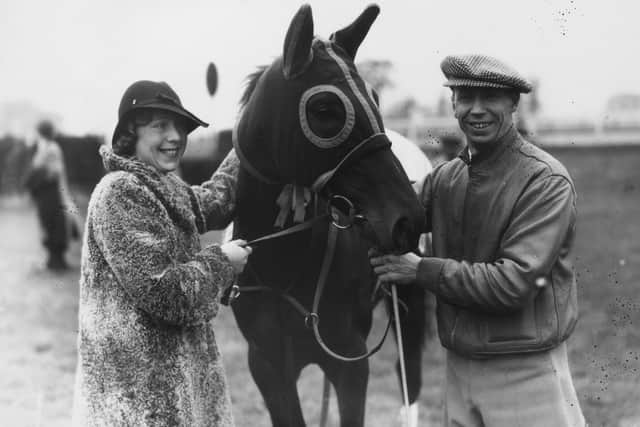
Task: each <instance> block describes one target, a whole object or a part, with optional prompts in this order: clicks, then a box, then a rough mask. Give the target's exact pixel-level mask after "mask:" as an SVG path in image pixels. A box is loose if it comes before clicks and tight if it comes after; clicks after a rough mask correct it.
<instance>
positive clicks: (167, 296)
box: [90, 178, 234, 326]
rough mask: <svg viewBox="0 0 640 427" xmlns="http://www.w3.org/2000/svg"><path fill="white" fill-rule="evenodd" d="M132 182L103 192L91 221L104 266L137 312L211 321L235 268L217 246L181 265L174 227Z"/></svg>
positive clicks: (177, 320)
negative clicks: (136, 308) (177, 252)
mask: <svg viewBox="0 0 640 427" xmlns="http://www.w3.org/2000/svg"><path fill="white" fill-rule="evenodd" d="M133 180H134V178H128V179H123V180H121V181H119V184H122V185H118V186H117V187H115V188H114V187H112V188H110V189H108V190H107V191H105V192H103V195H102V197H101V198H100V199H99V202H98V203H97V204H96V206H94V208H95V209H94V210H93V211H94V214H93V215H92V217H90V220H91V221H92V227H93V233H94V238H95V240H96V242H97V245H98V247H99V249H100V250H101V252H102V254H103V256H104V258H105V260H106V263H107V264H108V265H109V267H110V268H111V270H112V271H113V273H114V275H115V277H116V279H117V281H118V284H119V285H120V286H122V287H123V288H124V290H125V292H126V293H127V294H128V295H129V296H130V297H131V299H132V300H133V301H134V304H135V305H136V307H138V308H139V309H140V310H142V311H144V312H146V313H148V314H149V315H151V316H152V317H154V318H156V319H158V320H161V321H163V322H165V323H167V324H171V325H180V326H187V325H192V324H198V323H202V322H205V321H208V320H209V319H211V318H212V317H214V316H215V315H216V313H217V310H218V298H217V297H218V295H219V294H220V293H221V291H222V290H223V289H225V288H226V287H227V286H229V285H230V284H231V283H232V282H233V280H234V271H233V267H232V266H231V264H230V263H229V260H228V259H227V258H226V256H225V255H224V254H223V253H222V252H221V250H220V247H219V246H217V245H211V246H208V247H206V248H204V249H203V250H201V251H200V252H197V253H196V254H195V255H194V256H193V258H192V259H189V260H187V261H186V262H178V261H177V260H176V259H175V253H176V249H177V245H178V242H177V241H176V234H175V227H176V226H175V225H174V224H173V223H172V222H171V221H170V220H169V218H168V217H167V216H166V213H164V212H163V211H162V207H161V205H160V203H159V202H158V201H157V199H156V198H155V197H154V196H153V194H152V193H151V192H150V191H149V190H148V189H147V188H146V187H142V186H140V185H139V184H137V183H136V182H134V181H133Z"/></svg>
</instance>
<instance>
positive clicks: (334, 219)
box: [327, 194, 366, 230]
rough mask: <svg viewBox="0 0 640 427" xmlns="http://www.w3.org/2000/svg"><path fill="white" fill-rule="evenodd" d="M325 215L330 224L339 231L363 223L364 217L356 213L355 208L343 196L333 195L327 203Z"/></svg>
mask: <svg viewBox="0 0 640 427" xmlns="http://www.w3.org/2000/svg"><path fill="white" fill-rule="evenodd" d="M327 214H328V215H329V218H330V219H331V224H333V226H334V227H336V228H339V229H341V230H345V229H347V228H350V227H351V226H353V224H355V223H356V222H364V221H366V218H365V217H364V215H360V214H357V213H356V208H355V206H354V205H353V203H352V202H351V200H349V199H348V198H346V197H345V196H341V195H339V194H334V195H332V196H331V197H330V198H329V201H328V203H327Z"/></svg>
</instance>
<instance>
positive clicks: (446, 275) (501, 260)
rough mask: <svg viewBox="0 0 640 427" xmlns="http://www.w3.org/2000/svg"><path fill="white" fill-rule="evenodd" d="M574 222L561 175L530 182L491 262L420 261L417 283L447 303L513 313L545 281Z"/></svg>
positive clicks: (570, 196) (572, 205)
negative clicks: (493, 260) (494, 258)
mask: <svg viewBox="0 0 640 427" xmlns="http://www.w3.org/2000/svg"><path fill="white" fill-rule="evenodd" d="M575 219H576V207H575V191H574V189H573V185H572V184H571V183H570V182H569V181H568V180H567V179H566V178H565V177H562V176H559V175H551V176H549V177H546V178H544V179H542V180H539V181H537V182H533V183H532V184H530V185H529V186H528V187H527V189H526V190H525V191H524V193H523V194H522V195H521V197H520V198H519V200H518V202H517V203H516V206H515V209H514V212H513V214H512V219H511V222H510V224H509V226H508V227H507V229H506V230H505V232H504V234H503V236H502V240H501V242H500V248H499V250H498V253H497V256H496V260H495V262H491V263H470V262H467V261H456V260H453V259H443V258H423V259H422V260H421V261H420V264H419V267H418V282H419V283H420V284H422V285H423V286H424V287H426V288H427V289H429V290H431V291H432V292H434V293H435V294H436V295H438V296H439V297H440V298H442V299H443V300H444V301H446V302H448V303H449V304H452V305H457V306H462V307H466V308H470V309H475V310H479V311H491V312H494V313H495V312H509V311H515V310H518V309H520V308H521V307H523V306H524V305H525V304H526V303H527V302H528V301H529V300H531V299H532V298H534V297H535V295H536V294H537V292H538V290H539V286H544V285H545V284H546V283H548V282H547V280H548V275H549V273H550V271H551V268H552V267H553V265H554V263H555V262H556V261H557V259H558V257H560V256H563V255H566V253H563V251H566V250H567V248H568V246H569V241H570V240H571V239H572V238H573V234H574V227H575Z"/></svg>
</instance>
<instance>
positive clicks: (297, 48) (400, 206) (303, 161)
mask: <svg viewBox="0 0 640 427" xmlns="http://www.w3.org/2000/svg"><path fill="white" fill-rule="evenodd" d="M378 13H379V9H378V7H377V6H370V7H368V8H367V9H366V10H365V11H364V12H363V13H362V14H361V15H360V16H359V17H358V18H357V19H356V20H355V21H354V22H353V23H352V24H351V25H349V26H347V27H346V28H344V29H342V30H340V31H337V32H335V33H334V34H333V35H332V36H331V37H330V39H329V40H323V39H320V38H316V37H314V34H313V19H312V15H311V8H310V7H309V6H308V5H304V6H302V7H301V8H300V10H299V11H298V13H297V14H296V15H295V17H294V18H293V20H292V22H291V25H290V27H289V30H288V32H287V35H286V39H285V42H284V49H283V55H282V57H280V58H278V59H277V60H275V61H274V62H273V63H272V64H271V65H269V66H268V67H265V68H263V69H261V70H259V71H258V72H257V73H256V74H254V75H253V78H252V79H251V81H250V82H249V85H248V89H247V92H246V93H245V95H244V97H243V109H242V111H241V113H240V116H239V119H238V121H237V124H236V129H235V132H234V138H235V141H234V142H235V146H236V151H237V152H238V154H239V156H240V157H241V161H242V163H243V164H244V165H249V167H250V168H251V169H253V172H254V175H255V174H258V175H259V176H261V177H262V178H263V179H264V180H267V181H272V182H274V183H282V184H285V183H294V184H297V185H300V186H305V187H311V188H314V189H315V190H317V191H318V192H319V193H320V194H321V195H322V194H324V195H330V194H334V195H336V194H337V195H341V196H344V198H346V200H348V201H349V202H351V203H352V204H353V205H354V206H355V209H356V210H357V212H358V214H360V215H361V218H365V219H366V221H362V222H361V224H362V226H363V227H362V230H363V232H364V235H365V236H367V237H368V238H370V239H371V240H372V241H373V242H374V243H375V244H376V245H377V246H379V247H380V248H381V249H383V250H386V251H389V250H394V251H407V250H410V249H412V248H414V247H415V245H416V243H417V238H418V232H419V228H420V225H421V221H422V220H423V212H422V210H421V207H420V205H419V203H418V200H417V198H416V195H415V193H414V192H413V190H412V188H411V185H410V182H409V180H408V178H407V176H406V174H405V172H404V170H403V169H402V167H401V166H400V163H399V162H398V160H397V159H396V158H395V156H394V155H393V154H392V152H391V150H390V142H389V139H388V138H387V136H386V135H385V134H384V126H383V123H382V118H381V116H380V112H379V111H378V106H377V104H376V101H375V100H374V99H375V98H374V94H373V92H372V90H371V88H370V86H368V84H367V83H366V82H365V81H364V80H363V79H362V78H361V77H360V75H359V74H358V71H357V69H356V67H355V65H354V58H355V55H356V51H357V50H358V47H359V45H360V43H361V42H362V41H363V39H364V37H365V36H366V34H367V32H368V31H369V28H370V26H371V24H372V23H373V21H374V20H375V18H376V17H377V15H378ZM347 203H348V202H347Z"/></svg>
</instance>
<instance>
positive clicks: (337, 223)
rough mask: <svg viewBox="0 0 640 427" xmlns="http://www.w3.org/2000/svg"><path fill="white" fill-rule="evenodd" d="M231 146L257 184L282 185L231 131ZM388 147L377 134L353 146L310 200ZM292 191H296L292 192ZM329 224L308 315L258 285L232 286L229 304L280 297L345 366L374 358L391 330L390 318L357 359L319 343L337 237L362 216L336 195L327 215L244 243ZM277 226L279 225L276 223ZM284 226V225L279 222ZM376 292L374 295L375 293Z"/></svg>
mask: <svg viewBox="0 0 640 427" xmlns="http://www.w3.org/2000/svg"><path fill="white" fill-rule="evenodd" d="M233 146H234V148H235V150H236V154H237V156H238V158H239V160H240V165H241V166H242V167H243V168H244V169H245V170H246V171H247V172H248V173H249V174H250V175H251V176H253V177H254V178H256V179H257V180H259V181H261V182H264V183H266V184H270V185H284V184H283V183H281V182H280V181H279V180H276V179H272V178H270V177H268V176H267V175H265V174H264V173H262V172H260V171H259V170H258V169H257V168H255V167H254V166H253V165H251V163H250V162H249V161H248V160H247V157H246V156H245V155H244V153H243V152H242V149H241V147H240V144H239V143H238V140H237V132H236V131H234V134H233ZM390 146H391V143H390V142H389V140H388V139H387V138H386V135H385V134H383V133H376V134H374V135H372V136H370V137H369V138H367V139H365V140H364V141H362V142H360V143H359V144H358V145H356V146H355V147H354V148H353V149H352V150H351V151H349V152H348V153H347V155H346V156H344V157H343V158H342V160H340V162H339V163H338V164H337V165H336V166H335V167H334V168H333V169H330V170H328V171H326V172H324V173H322V174H321V175H320V176H319V177H318V178H316V180H315V181H314V183H313V184H312V186H311V191H312V192H313V197H314V199H315V201H316V207H317V198H318V197H320V195H321V194H324V193H327V185H328V184H329V182H330V181H331V180H332V179H333V177H334V176H335V175H336V174H337V173H338V172H339V171H340V170H341V169H343V168H344V167H345V166H347V165H350V164H353V163H355V162H356V161H358V160H362V159H363V158H364V157H366V156H368V155H371V154H372V153H374V152H377V151H379V150H382V149H388V148H389V147H390ZM294 191H295V190H294ZM294 199H296V202H294V204H296V205H297V206H296V208H295V210H296V212H299V211H300V208H301V207H302V209H304V197H300V196H298V197H297V198H296V197H295V196H294ZM325 221H328V222H329V232H328V235H327V243H326V246H325V251H324V256H323V259H322V265H321V267H320V273H319V275H318V280H317V283H316V289H315V293H314V297H313V305H312V308H311V311H308V310H307V309H306V308H305V307H304V306H303V305H302V304H301V303H300V302H299V301H297V300H296V299H295V298H294V297H293V296H291V295H289V294H287V293H286V292H285V291H279V290H276V289H274V288H271V287H268V286H265V285H259V286H243V287H239V286H238V285H233V286H232V288H231V291H230V294H229V302H230V303H232V302H233V301H234V300H235V299H237V298H238V297H239V296H240V294H241V292H252V291H272V292H275V293H277V294H279V295H280V296H281V297H282V298H284V299H285V300H287V301H289V302H290V303H291V305H292V306H293V307H294V308H295V309H296V310H297V311H298V312H300V313H301V314H302V315H303V316H304V319H305V324H306V325H307V327H309V328H311V329H312V330H313V333H314V336H315V338H316V341H317V342H318V345H320V347H321V348H322V349H323V350H324V351H325V352H326V353H327V354H329V355H330V356H332V357H334V358H336V359H338V360H342V361H345V362H355V361H359V360H362V359H366V358H368V357H370V356H372V355H373V354H375V353H376V352H377V351H378V350H380V348H381V347H382V344H383V343H384V341H385V339H386V337H387V333H388V332H389V329H390V327H391V322H392V319H391V317H389V321H388V323H387V326H386V328H385V331H384V334H383V336H382V338H381V340H380V342H379V343H378V344H377V345H376V346H374V347H373V348H372V349H371V350H369V351H367V352H366V353H364V354H362V355H359V356H353V357H350V356H344V355H341V354H338V353H336V352H335V351H333V350H331V349H330V348H329V347H328V346H327V345H326V344H325V342H324V340H323V339H322V336H321V335H320V331H319V329H318V324H319V322H320V317H319V315H318V307H319V305H320V299H321V297H322V293H323V291H324V287H325V285H326V282H327V277H328V276H329V270H330V268H331V263H332V261H333V256H334V254H335V248H336V242H337V237H338V233H339V232H340V231H341V230H346V229H348V228H350V227H352V226H353V225H354V224H355V223H356V222H359V221H366V218H365V217H364V216H363V215H360V214H358V213H357V212H356V209H355V206H354V205H353V203H352V202H351V200H349V198H347V197H346V196H343V195H339V194H329V195H328V199H327V211H326V212H325V213H323V214H319V215H318V214H316V216H314V217H313V218H311V219H309V220H307V221H304V222H301V223H299V224H295V225H293V226H291V227H289V228H286V229H284V230H281V231H278V232H275V233H272V234H268V235H265V236H262V237H259V238H257V239H253V240H251V241H249V242H247V245H255V244H257V243H261V242H265V241H268V240H273V239H276V238H280V237H284V236H287V235H290V234H294V233H299V232H301V231H303V230H307V229H310V228H312V227H313V226H314V225H316V224H318V223H321V222H325ZM276 223H278V221H276ZM282 223H284V221H282ZM254 276H255V277H256V279H257V280H259V277H258V276H257V274H255V272H254ZM374 292H375V291H374Z"/></svg>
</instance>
